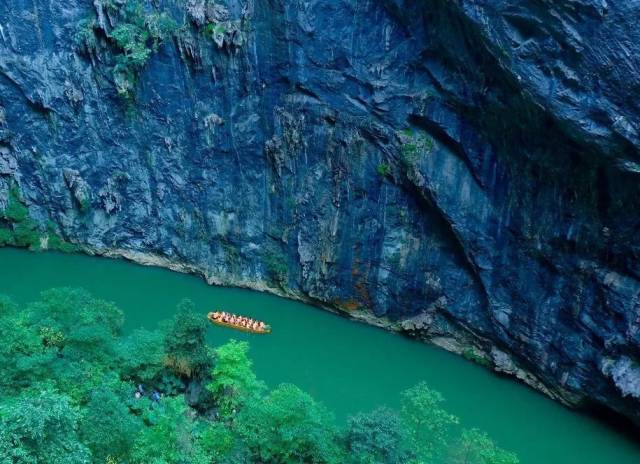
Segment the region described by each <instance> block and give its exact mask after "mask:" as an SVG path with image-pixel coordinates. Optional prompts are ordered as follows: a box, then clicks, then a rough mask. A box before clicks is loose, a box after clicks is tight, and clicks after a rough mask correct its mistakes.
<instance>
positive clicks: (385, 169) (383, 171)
mask: <svg viewBox="0 0 640 464" xmlns="http://www.w3.org/2000/svg"><path fill="white" fill-rule="evenodd" d="M377 171H378V175H379V176H380V177H387V176H388V175H389V173H390V172H391V166H389V165H388V164H387V163H380V164H379V165H378V168H377Z"/></svg>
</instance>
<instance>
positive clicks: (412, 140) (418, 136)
mask: <svg viewBox="0 0 640 464" xmlns="http://www.w3.org/2000/svg"><path fill="white" fill-rule="evenodd" d="M399 138H400V142H401V143H402V145H401V159H402V162H403V164H404V165H405V166H406V167H413V166H415V165H416V164H417V163H418V162H419V161H420V158H421V157H422V156H424V155H427V154H429V153H431V152H432V151H433V149H434V147H435V142H434V140H433V137H431V136H430V135H429V134H427V133H426V132H424V131H421V130H412V129H406V130H403V131H401V132H400V133H399Z"/></svg>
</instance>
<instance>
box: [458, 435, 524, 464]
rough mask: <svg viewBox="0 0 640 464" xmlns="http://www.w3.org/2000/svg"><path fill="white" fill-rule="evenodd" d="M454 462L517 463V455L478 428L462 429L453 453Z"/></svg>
mask: <svg viewBox="0 0 640 464" xmlns="http://www.w3.org/2000/svg"><path fill="white" fill-rule="evenodd" d="M454 455H455V457H454V462H455V464H518V463H519V462H520V461H519V460H518V457H517V456H516V455H515V454H513V453H511V452H509V451H505V450H503V449H501V448H499V447H498V446H496V444H495V443H494V442H493V441H492V440H491V439H490V438H489V437H488V436H487V434H486V433H484V432H481V431H480V430H478V429H471V430H463V431H462V437H461V439H460V443H459V445H458V447H457V449H456V450H455V453H454Z"/></svg>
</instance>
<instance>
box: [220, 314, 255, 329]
mask: <svg viewBox="0 0 640 464" xmlns="http://www.w3.org/2000/svg"><path fill="white" fill-rule="evenodd" d="M213 317H214V319H216V320H219V321H222V322H225V323H227V324H234V325H239V326H241V327H245V328H247V329H252V330H265V329H266V325H265V323H264V322H261V321H254V320H253V319H251V318H249V317H244V316H236V315H235V314H231V313H227V312H224V311H220V312H214V313H213Z"/></svg>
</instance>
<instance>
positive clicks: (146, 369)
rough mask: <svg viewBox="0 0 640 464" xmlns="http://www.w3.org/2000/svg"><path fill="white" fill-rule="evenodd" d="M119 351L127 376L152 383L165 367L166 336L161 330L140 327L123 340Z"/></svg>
mask: <svg viewBox="0 0 640 464" xmlns="http://www.w3.org/2000/svg"><path fill="white" fill-rule="evenodd" d="M118 351H119V359H120V371H121V372H122V374H123V376H124V377H126V378H129V379H135V380H136V381H140V382H142V383H151V382H153V381H154V380H157V379H158V378H159V376H160V374H161V373H162V370H163V369H164V336H163V335H162V333H161V332H159V331H154V332H151V331H149V330H144V329H138V330H136V331H134V332H133V333H132V334H131V335H129V336H128V337H126V338H125V339H124V340H122V343H120V345H119V350H118Z"/></svg>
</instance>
